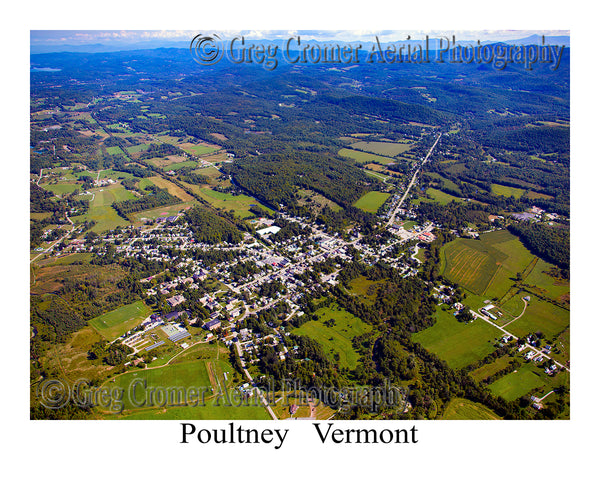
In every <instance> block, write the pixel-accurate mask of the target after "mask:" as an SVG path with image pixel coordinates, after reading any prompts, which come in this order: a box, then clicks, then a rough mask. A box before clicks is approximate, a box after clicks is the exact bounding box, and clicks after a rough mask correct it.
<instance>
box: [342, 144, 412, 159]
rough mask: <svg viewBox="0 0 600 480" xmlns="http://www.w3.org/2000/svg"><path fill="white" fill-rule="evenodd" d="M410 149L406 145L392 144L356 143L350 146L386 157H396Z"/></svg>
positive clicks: (408, 145)
mask: <svg viewBox="0 0 600 480" xmlns="http://www.w3.org/2000/svg"><path fill="white" fill-rule="evenodd" d="M410 147H411V145H410V144H408V143H392V142H356V143H353V144H352V148H356V149H358V150H364V151H366V152H371V153H375V154H376V155H383V156H387V157H395V156H396V155H399V154H401V153H403V152H406V151H407V150H409V149H410Z"/></svg>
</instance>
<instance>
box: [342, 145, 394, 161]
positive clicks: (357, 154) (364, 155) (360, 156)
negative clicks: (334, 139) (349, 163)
mask: <svg viewBox="0 0 600 480" xmlns="http://www.w3.org/2000/svg"><path fill="white" fill-rule="evenodd" d="M338 155H341V156H342V157H347V158H351V159H352V160H355V161H356V162H358V163H381V164H383V165H388V164H390V163H392V162H393V161H394V159H393V158H390V157H384V156H381V155H375V154H373V153H368V152H361V151H358V150H352V149H350V148H342V149H341V150H340V151H339V152H338Z"/></svg>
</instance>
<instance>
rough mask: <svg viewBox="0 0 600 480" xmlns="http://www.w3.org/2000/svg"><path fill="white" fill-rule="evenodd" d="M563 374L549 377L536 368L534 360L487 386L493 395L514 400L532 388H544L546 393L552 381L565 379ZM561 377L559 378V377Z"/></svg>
mask: <svg viewBox="0 0 600 480" xmlns="http://www.w3.org/2000/svg"><path fill="white" fill-rule="evenodd" d="M563 375H564V374H559V376H558V377H557V378H556V379H551V378H550V377H548V375H546V374H545V373H544V370H543V369H541V368H538V365H537V364H536V363H534V362H528V363H525V364H524V365H522V366H521V367H520V368H519V369H518V370H517V371H516V372H511V373H509V374H508V375H505V376H503V377H502V378H499V379H498V380H496V381H495V382H494V383H492V384H491V385H490V386H489V389H490V390H491V392H492V393H493V394H494V395H499V396H500V397H503V398H505V399H506V400H509V401H510V400H515V399H517V398H519V397H521V396H523V395H526V394H528V393H529V392H531V390H533V389H534V388H542V389H544V393H548V392H549V391H550V390H551V388H553V387H552V386H551V385H552V383H555V382H556V381H559V383H560V380H561V379H565V378H566V377H564V376H563ZM561 376H562V378H559V377H561Z"/></svg>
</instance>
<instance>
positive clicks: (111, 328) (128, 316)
mask: <svg viewBox="0 0 600 480" xmlns="http://www.w3.org/2000/svg"><path fill="white" fill-rule="evenodd" d="M150 313H151V310H150V308H149V307H148V306H146V304H145V303H144V302H142V301H141V300H138V301H137V302H134V303H131V304H129V305H125V306H123V307H120V308H117V309H116V310H113V311H112V312H108V313H105V314H104V315H101V316H99V317H96V318H94V319H93V320H90V325H91V326H92V327H94V328H95V329H96V330H97V331H98V333H99V334H100V335H102V336H103V337H104V338H106V339H107V340H109V341H112V340H114V339H116V338H118V337H120V336H121V335H123V334H125V333H127V331H129V330H131V329H132V328H133V327H135V326H136V325H138V324H140V323H141V322H142V320H144V319H145V318H146V317H148V315H150Z"/></svg>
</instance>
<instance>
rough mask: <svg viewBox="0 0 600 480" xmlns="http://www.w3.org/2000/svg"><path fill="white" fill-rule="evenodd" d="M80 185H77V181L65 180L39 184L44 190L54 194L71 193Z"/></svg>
mask: <svg viewBox="0 0 600 480" xmlns="http://www.w3.org/2000/svg"><path fill="white" fill-rule="evenodd" d="M80 186H81V185H78V184H77V183H66V182H61V183H54V184H42V185H41V187H43V188H44V189H45V190H49V191H51V192H52V193H53V194H54V195H65V194H69V193H73V192H74V191H75V190H77V189H78V188H79V187H80Z"/></svg>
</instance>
